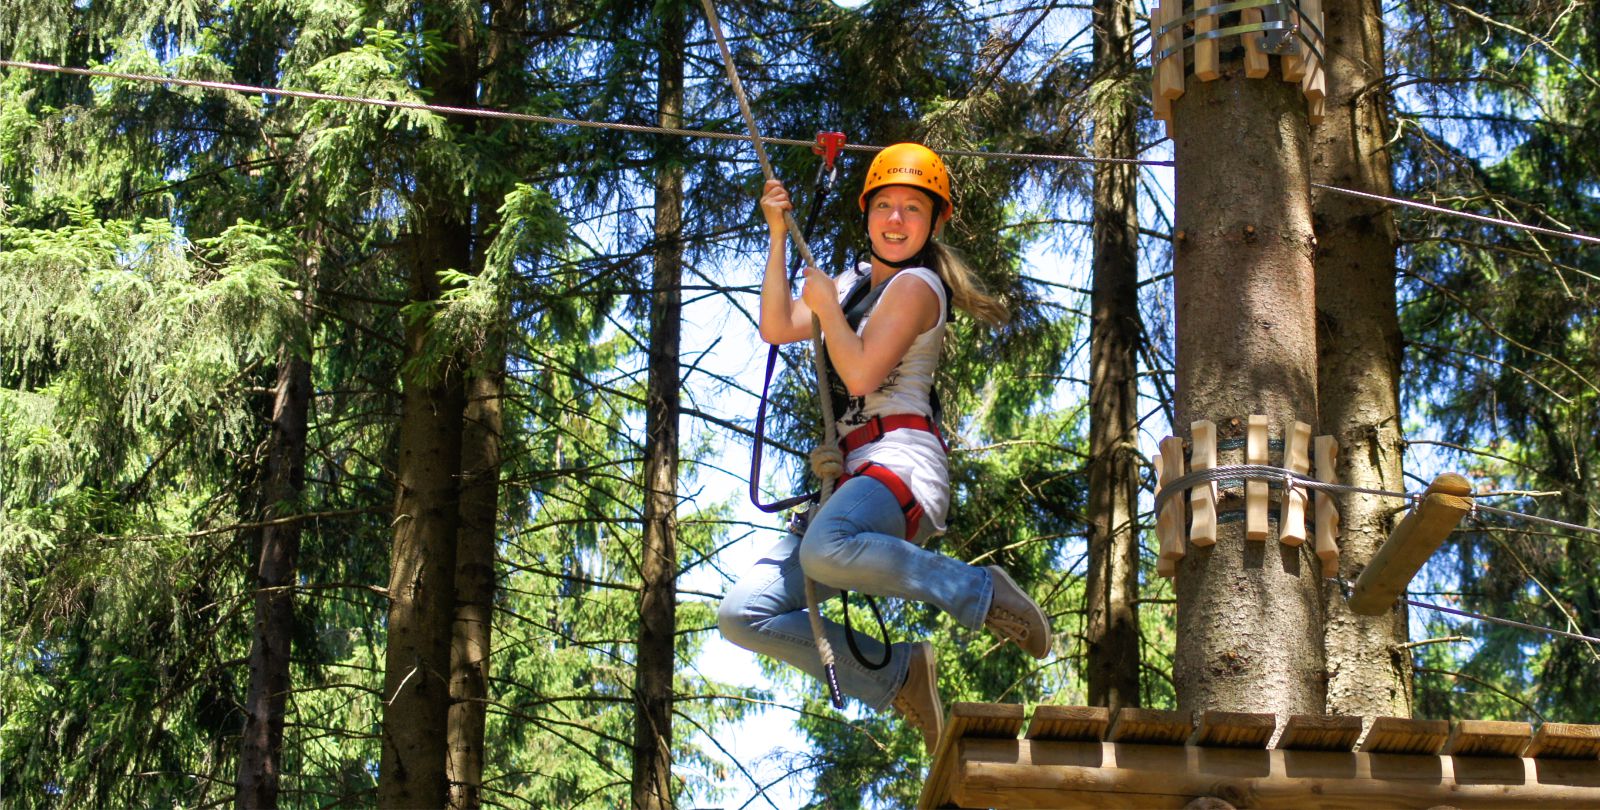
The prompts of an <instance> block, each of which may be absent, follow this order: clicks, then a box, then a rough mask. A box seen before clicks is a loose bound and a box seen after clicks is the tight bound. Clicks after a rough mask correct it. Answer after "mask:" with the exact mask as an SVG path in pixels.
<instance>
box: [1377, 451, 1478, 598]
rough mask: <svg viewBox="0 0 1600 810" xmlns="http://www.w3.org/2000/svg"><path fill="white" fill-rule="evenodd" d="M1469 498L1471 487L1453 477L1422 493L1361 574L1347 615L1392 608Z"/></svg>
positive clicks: (1447, 476)
mask: <svg viewBox="0 0 1600 810" xmlns="http://www.w3.org/2000/svg"><path fill="white" fill-rule="evenodd" d="M1471 496H1472V484H1471V483H1469V482H1468V481H1467V479H1465V478H1463V477H1461V476H1459V475H1456V474H1455V473H1444V474H1442V475H1440V476H1439V477H1437V478H1435V479H1433V483H1432V484H1429V485H1428V489H1427V490H1426V491H1425V492H1423V493H1422V502H1421V503H1420V504H1419V505H1418V506H1417V508H1415V509H1413V510H1411V512H1410V513H1409V514H1407V515H1406V516H1405V518H1404V519H1403V520H1401V521H1400V525H1398V526H1396V527H1394V532H1393V533H1391V534H1390V535H1389V539H1388V541H1386V542H1385V543H1384V544H1383V547H1382V548H1380V549H1378V553H1377V554H1374V555H1373V556H1372V562H1370V563H1368V564H1367V567H1366V570H1363V571H1362V572H1361V576H1360V578H1358V579H1357V580H1356V586H1355V590H1354V592H1353V593H1351V595H1350V599H1349V600H1348V604H1349V606H1350V610H1352V611H1354V612H1355V613H1359V614H1361V615H1363V616H1377V615H1380V614H1382V613H1383V612H1384V611H1387V610H1388V609H1389V608H1390V607H1392V606H1393V605H1394V603H1395V600H1397V599H1399V598H1400V595H1401V594H1403V593H1405V590H1406V586H1407V585H1409V584H1411V578H1412V577H1414V576H1416V575H1417V572H1418V571H1420V570H1421V569H1422V565H1423V563H1425V562H1427V561H1428V558H1429V557H1432V556H1433V552H1435V551H1437V550H1438V548H1439V545H1440V544H1441V543H1443V542H1444V539H1445V538H1446V537H1448V536H1450V533H1451V532H1453V531H1455V529H1456V526H1457V524H1459V523H1460V522H1461V518H1462V517H1463V516H1465V515H1467V514H1468V513H1470V512H1471V511H1472V497H1471Z"/></svg>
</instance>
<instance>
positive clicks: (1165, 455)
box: [1156, 436, 1184, 560]
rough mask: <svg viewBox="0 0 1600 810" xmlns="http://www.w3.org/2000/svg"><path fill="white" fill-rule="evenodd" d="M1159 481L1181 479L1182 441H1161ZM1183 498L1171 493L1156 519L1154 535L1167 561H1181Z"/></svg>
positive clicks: (1169, 439)
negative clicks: (1159, 540) (1159, 541)
mask: <svg viewBox="0 0 1600 810" xmlns="http://www.w3.org/2000/svg"><path fill="white" fill-rule="evenodd" d="M1160 463H1161V480H1162V481H1163V482H1167V481H1176V480H1178V479H1179V478H1182V477H1183V439H1180V438H1178V437H1177V436H1168V437H1167V438H1165V439H1162V440H1161V462H1160ZM1183 498H1184V493H1182V492H1173V493H1171V494H1169V495H1168V497H1167V499H1166V502H1165V503H1163V504H1162V506H1161V514H1160V515H1159V516H1158V517H1157V518H1156V533H1157V534H1158V535H1160V537H1161V556H1162V557H1164V558H1166V559H1169V560H1180V559H1183V553H1184V548H1183Z"/></svg>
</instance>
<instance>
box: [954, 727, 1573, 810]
mask: <svg viewBox="0 0 1600 810" xmlns="http://www.w3.org/2000/svg"><path fill="white" fill-rule="evenodd" d="M956 754H957V756H958V757H959V759H960V766H959V769H958V770H959V773H958V776H957V778H956V780H955V781H954V782H953V783H952V785H951V793H950V796H951V798H952V799H953V800H954V801H955V802H956V803H957V805H958V806H960V807H988V808H995V810H1011V809H1012V808H1021V809H1027V808H1058V810H1059V809H1064V808H1173V810H1177V809H1178V808H1182V807H1183V806H1184V805H1185V804H1187V803H1188V802H1189V801H1191V800H1192V799H1194V798H1196V797H1198V796H1216V797H1219V798H1222V799H1224V800H1227V801H1229V802H1232V803H1233V804H1234V805H1235V806H1237V807H1284V808H1304V809H1305V810H1369V809H1370V808H1379V807H1415V808H1423V807H1433V806H1435V805H1447V806H1449V807H1453V808H1458V810H1478V809H1479V808H1484V809H1487V808H1494V809H1495V810H1515V809H1516V808H1527V809H1528V810H1532V808H1540V810H1559V809H1561V808H1594V807H1600V768H1597V767H1595V765H1594V764H1593V763H1591V762H1586V761H1575V760H1538V761H1537V762H1536V761H1535V760H1531V759H1525V758H1520V757H1504V758H1494V757H1439V756H1429V757H1422V756H1415V755H1408V754H1367V753H1352V752H1332V751H1285V750H1279V749H1272V750H1264V751H1263V750H1248V749H1237V748H1196V747H1193V746H1176V745H1136V744H1125V743H1110V742H1105V743H1085V742H1054V741H1046V740H982V739H967V740H961V741H960V742H959V744H958V747H957V749H956Z"/></svg>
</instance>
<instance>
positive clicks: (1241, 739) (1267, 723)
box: [1189, 711, 1277, 748]
mask: <svg viewBox="0 0 1600 810" xmlns="http://www.w3.org/2000/svg"><path fill="white" fill-rule="evenodd" d="M1276 728H1277V719H1276V718H1275V716H1274V715H1271V714H1257V713H1253V712H1219V711H1207V712H1202V713H1201V714H1200V722H1199V724H1198V725H1196V726H1195V729H1194V734H1192V735H1190V737H1189V744H1190V745H1204V746H1210V747H1213V748H1266V747H1267V741H1269V740H1271V739H1272V732H1273V731H1274V730H1275V729H1276Z"/></svg>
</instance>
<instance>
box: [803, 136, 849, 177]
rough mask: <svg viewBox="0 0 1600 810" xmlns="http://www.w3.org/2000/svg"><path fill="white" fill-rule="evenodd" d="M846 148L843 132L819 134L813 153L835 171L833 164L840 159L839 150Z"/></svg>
mask: <svg viewBox="0 0 1600 810" xmlns="http://www.w3.org/2000/svg"><path fill="white" fill-rule="evenodd" d="M843 148H844V133H843V132H826V131H823V132H818V133H817V142H816V144H815V145H814V146H812V147H811V151H812V152H814V153H816V154H818V155H821V156H822V162H823V164H824V165H826V166H827V167H828V171H830V172H831V171H833V162H834V161H835V160H837V159H838V157H839V150H841V149H843Z"/></svg>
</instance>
